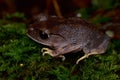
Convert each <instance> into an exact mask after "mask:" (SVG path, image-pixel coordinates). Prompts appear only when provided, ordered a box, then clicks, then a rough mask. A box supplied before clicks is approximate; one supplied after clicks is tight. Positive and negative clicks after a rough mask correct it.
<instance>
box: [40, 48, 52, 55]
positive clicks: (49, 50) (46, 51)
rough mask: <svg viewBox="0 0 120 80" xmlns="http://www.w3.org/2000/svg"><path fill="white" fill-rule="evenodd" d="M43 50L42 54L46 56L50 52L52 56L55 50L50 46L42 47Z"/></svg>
mask: <svg viewBox="0 0 120 80" xmlns="http://www.w3.org/2000/svg"><path fill="white" fill-rule="evenodd" d="M41 52H42V53H43V54H42V55H43V56H44V55H45V54H49V55H50V56H53V50H51V49H49V48H42V49H41Z"/></svg>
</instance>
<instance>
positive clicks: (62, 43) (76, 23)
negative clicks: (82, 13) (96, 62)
mask: <svg viewBox="0 0 120 80" xmlns="http://www.w3.org/2000/svg"><path fill="white" fill-rule="evenodd" d="M27 36H28V37H30V38H31V39H33V40H34V41H36V42H38V43H40V44H43V45H46V46H49V47H50V48H51V49H50V48H42V50H41V51H42V53H43V55H45V54H49V55H51V56H52V57H62V60H64V59H65V57H64V56H63V54H66V53H70V52H77V51H81V50H83V52H84V53H85V55H84V56H83V57H81V58H79V59H78V60H77V61H76V64H78V63H79V61H81V60H83V59H85V58H87V57H88V56H90V55H95V54H102V53H105V51H106V49H107V46H108V44H109V42H110V37H109V36H108V35H106V34H104V33H103V32H101V31H99V30H97V29H96V28H95V27H94V26H93V25H92V24H90V23H88V22H87V21H85V20H83V19H81V18H78V17H70V18H66V19H65V18H58V17H56V16H47V15H45V14H40V15H39V18H38V19H37V20H36V22H35V23H33V24H30V26H29V28H28V30H27Z"/></svg>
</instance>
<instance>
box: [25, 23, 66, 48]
mask: <svg viewBox="0 0 120 80" xmlns="http://www.w3.org/2000/svg"><path fill="white" fill-rule="evenodd" d="M27 36H28V37H30V38H31V39H32V40H34V41H36V42H37V43H40V44H43V45H46V46H49V47H54V48H56V47H60V46H63V45H65V44H66V40H65V38H64V37H63V36H62V35H60V34H59V27H58V26H54V25H51V24H49V22H47V21H40V22H36V23H34V24H31V25H30V26H29V28H28V30H27Z"/></svg>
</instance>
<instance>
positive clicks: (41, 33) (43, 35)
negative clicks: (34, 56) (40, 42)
mask: <svg viewBox="0 0 120 80" xmlns="http://www.w3.org/2000/svg"><path fill="white" fill-rule="evenodd" d="M39 35H40V37H41V38H42V39H48V37H49V35H48V34H47V33H45V32H44V31H40V32H39Z"/></svg>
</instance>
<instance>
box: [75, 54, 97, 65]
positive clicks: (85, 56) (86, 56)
mask: <svg viewBox="0 0 120 80" xmlns="http://www.w3.org/2000/svg"><path fill="white" fill-rule="evenodd" d="M95 54H98V52H91V53H87V54H85V55H84V56H83V57H80V58H79V59H78V60H77V61H76V64H78V63H79V62H80V61H81V60H83V59H85V58H88V57H89V56H90V55H95Z"/></svg>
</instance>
